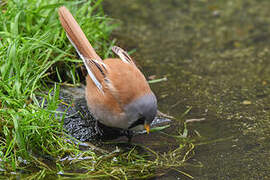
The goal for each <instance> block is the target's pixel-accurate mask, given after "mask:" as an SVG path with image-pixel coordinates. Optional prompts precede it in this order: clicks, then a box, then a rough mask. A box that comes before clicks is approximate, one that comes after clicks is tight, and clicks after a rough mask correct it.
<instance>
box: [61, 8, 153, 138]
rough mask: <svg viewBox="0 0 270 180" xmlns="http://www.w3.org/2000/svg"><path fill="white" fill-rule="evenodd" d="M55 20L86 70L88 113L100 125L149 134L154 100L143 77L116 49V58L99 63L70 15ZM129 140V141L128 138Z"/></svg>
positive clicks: (63, 14) (116, 48) (123, 53)
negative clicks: (57, 20) (58, 21)
mask: <svg viewBox="0 0 270 180" xmlns="http://www.w3.org/2000/svg"><path fill="white" fill-rule="evenodd" d="M58 14H59V20H60V22H61V25H62V27H63V28H64V30H65V32H66V35H67V37H68V39H69V41H70V42H71V44H72V45H73V46H74V48H75V49H76V51H77V53H78V55H79V57H80V58H81V59H82V61H83V63H84V65H85V67H86V70H87V76H86V87H85V98H86V102H87V106H88V109H89V111H90V112H91V113H92V115H93V116H94V118H95V119H97V121H98V122H100V123H101V124H103V125H105V126H108V127H112V128H119V129H122V130H127V131H128V132H129V131H141V130H145V131H146V132H147V134H149V132H150V124H151V122H152V121H153V120H154V118H155V116H156V114H157V99H156V96H155V94H154V93H153V92H152V90H151V88H150V86H149V84H148V82H147V80H146V78H145V76H144V75H143V74H142V72H141V71H140V70H139V69H138V67H137V66H136V64H135V63H134V61H133V59H132V58H131V57H130V56H129V54H128V53H127V52H126V51H125V50H123V49H122V48H120V47H117V46H113V47H112V48H111V50H112V51H113V52H114V53H115V54H116V55H117V56H118V57H119V58H108V59H104V60H102V59H101V58H100V56H99V55H98V54H97V53H96V51H95V50H94V48H93V47H92V45H91V44H90V42H89V41H88V39H87V38H86V35H85V34H84V33H83V31H82V29H81V28H80V26H79V24H78V23H77V21H76V20H75V19H74V17H73V16H72V14H71V13H70V11H69V10H68V9H67V8H66V7H65V6H62V7H60V8H59V9H58ZM128 138H129V137H128Z"/></svg>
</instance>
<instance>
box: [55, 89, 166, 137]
mask: <svg viewBox="0 0 270 180" xmlns="http://www.w3.org/2000/svg"><path fill="white" fill-rule="evenodd" d="M59 97H60V100H61V103H60V104H59V107H58V109H57V111H60V112H64V113H63V114H60V116H63V115H64V124H63V126H64V128H65V129H66V130H67V132H68V134H70V135H71V136H73V137H74V138H76V139H78V140H80V141H98V140H102V141H106V140H112V139H116V138H118V137H120V136H127V137H128V136H133V135H138V134H143V133H145V131H141V132H134V131H125V130H121V129H118V128H111V127H107V126H105V125H103V124H101V123H99V122H98V121H97V120H96V119H95V118H94V117H93V115H92V114H91V112H90V111H89V110H88V107H87V104H86V100H85V98H84V88H83V87H79V88H62V89H61V90H60V95H59ZM168 121H169V120H168V119H166V118H159V117H156V118H155V120H154V121H153V123H152V125H155V126H156V125H158V124H161V123H163V122H168Z"/></svg>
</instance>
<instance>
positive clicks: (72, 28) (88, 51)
mask: <svg viewBox="0 0 270 180" xmlns="http://www.w3.org/2000/svg"><path fill="white" fill-rule="evenodd" d="M58 14H59V19H60V22H61V24H62V26H63V28H64V29H65V31H66V33H67V36H68V38H69V40H70V41H71V43H72V44H73V46H74V47H75V48H76V50H77V52H78V53H79V55H80V56H83V57H84V58H86V59H95V60H100V61H101V60H102V59H101V58H100V57H99V56H98V55H97V53H96V52H95V50H94V48H93V47H92V46H91V44H90V42H89V41H88V40H87V38H86V36H85V34H84V33H83V31H82V29H81V28H80V26H79V24H78V23H77V21H76V20H75V19H74V17H73V16H72V14H71V13H70V12H69V10H68V9H67V8H66V7H64V6H62V7H60V8H59V10H58Z"/></svg>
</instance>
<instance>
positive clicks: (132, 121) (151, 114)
mask: <svg viewBox="0 0 270 180" xmlns="http://www.w3.org/2000/svg"><path fill="white" fill-rule="evenodd" d="M124 109H125V112H126V114H127V116H128V117H129V122H128V129H134V128H135V129H136V127H137V126H141V125H142V127H143V126H144V125H148V127H149V125H150V124H151V123H152V121H153V120H154V118H155V117H156V114H157V99H156V96H155V95H154V94H153V93H149V94H146V95H144V96H141V97H139V98H138V99H136V100H135V101H133V102H131V103H130V104H128V105H127V106H126V107H125V108H124Z"/></svg>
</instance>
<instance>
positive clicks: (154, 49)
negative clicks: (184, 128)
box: [104, 0, 270, 179]
mask: <svg viewBox="0 0 270 180" xmlns="http://www.w3.org/2000/svg"><path fill="white" fill-rule="evenodd" d="M104 5H105V13H106V14H108V16H109V17H112V18H115V19H116V20H115V21H116V22H118V23H120V26H119V28H118V30H117V31H115V32H114V34H113V37H115V38H116V39H117V40H118V42H117V44H118V45H119V46H121V47H123V48H124V49H127V50H132V49H136V52H135V53H134V54H132V57H134V59H135V60H136V61H137V63H138V64H139V65H140V66H141V67H143V68H141V69H142V71H143V73H144V74H145V75H146V77H149V76H153V75H154V76H155V78H162V77H167V78H168V81H165V82H161V83H157V84H152V89H153V91H154V92H155V94H156V95H157V97H158V102H159V109H160V110H161V111H163V112H165V113H169V114H170V115H173V116H175V117H176V118H179V119H180V117H181V116H182V114H183V113H184V112H185V111H186V110H187V109H188V108H190V107H191V110H190V112H189V113H188V114H187V115H186V116H185V117H184V119H194V118H196V119H198V118H205V120H204V121H201V122H192V123H188V129H189V135H190V136H191V137H192V138H194V140H195V144H196V145H197V146H196V148H195V156H194V157H193V160H192V161H197V162H198V161H199V162H201V163H202V164H203V167H201V168H199V167H189V166H187V167H184V168H182V170H184V171H186V172H188V173H190V174H191V175H193V176H194V177H195V179H269V178H270V175H269V174H270V173H269V169H270V161H269V160H270V150H269V147H270V138H269V137H270V136H269V134H270V128H269V127H270V121H269V120H270V111H269V105H270V99H269V93H270V88H269V85H270V68H269V64H270V61H269V59H270V39H269V37H270V19H269V17H270V11H269V8H268V7H269V6H270V2H269V1H267V0H262V1H260V3H258V2H257V1H254V0H238V1H232V0H228V1H213V0H200V1H189V0H166V1H164V0H148V1H140V0H129V1H127V0H125V1H123V0H105V1H104ZM172 128H174V127H172ZM176 128H177V126H175V129H176ZM198 134H199V135H198ZM162 141H165V140H164V139H162V138H160V137H158V136H157V137H156V136H155V135H153V136H151V138H150V139H147V142H145V144H147V143H149V146H152V144H154V143H156V144H158V143H160V142H162ZM157 148H158V146H157ZM160 148H162V147H160ZM177 177H179V178H182V177H183V176H182V175H179V174H177V173H175V172H171V173H168V175H167V176H165V177H163V178H162V179H175V178H177Z"/></svg>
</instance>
